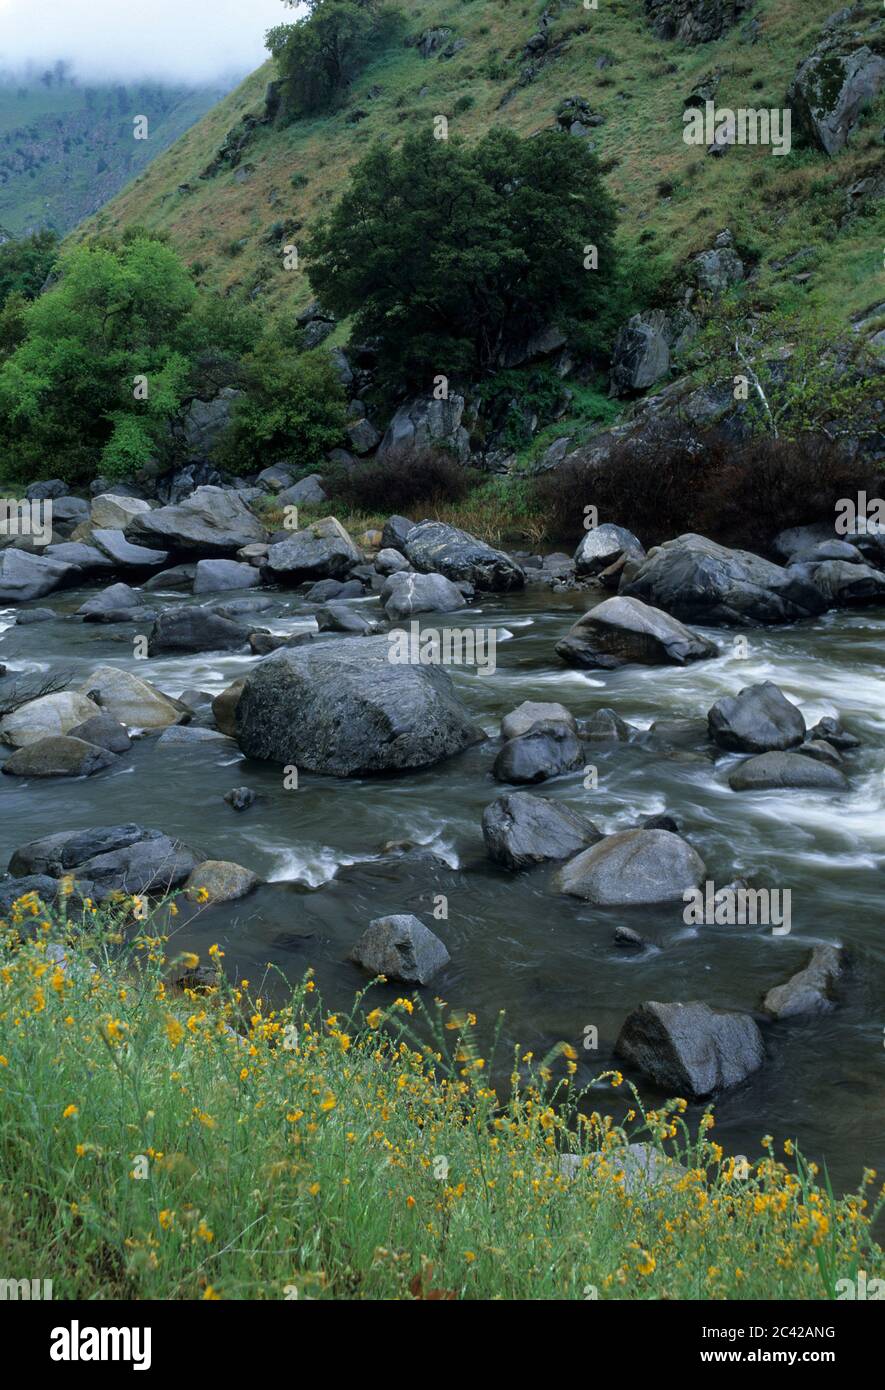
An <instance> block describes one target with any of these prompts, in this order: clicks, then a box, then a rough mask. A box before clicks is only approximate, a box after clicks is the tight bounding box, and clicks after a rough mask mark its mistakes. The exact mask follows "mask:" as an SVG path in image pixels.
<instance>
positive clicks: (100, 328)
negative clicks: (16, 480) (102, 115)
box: [0, 237, 197, 481]
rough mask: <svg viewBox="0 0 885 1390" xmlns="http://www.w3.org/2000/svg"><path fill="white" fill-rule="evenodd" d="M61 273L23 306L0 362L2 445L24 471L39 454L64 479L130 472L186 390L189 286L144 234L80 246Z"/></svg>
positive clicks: (152, 449) (39, 465)
mask: <svg viewBox="0 0 885 1390" xmlns="http://www.w3.org/2000/svg"><path fill="white" fill-rule="evenodd" d="M59 276H60V278H59V282H58V284H57V285H56V286H54V287H53V288H52V289H50V290H48V291H47V292H46V293H45V294H43V295H41V296H40V298H39V299H37V300H35V301H34V303H32V304H29V305H27V306H25V307H24V309H23V310H21V311H20V314H21V322H22V327H23V330H24V338H23V340H22V341H21V342H20V343H19V345H18V346H17V347H15V349H14V350H13V351H12V352H11V353H10V355H9V356H8V357H7V358H6V360H5V361H4V362H3V365H2V367H0V444H2V447H3V452H4V454H5V456H6V459H7V462H8V464H9V465H10V466H11V468H12V470H14V471H15V472H16V473H17V474H18V475H20V476H28V475H29V474H33V473H34V472H35V471H37V472H39V471H44V472H45V470H46V467H47V461H51V465H52V469H53V471H54V472H58V473H59V475H60V476H64V477H67V478H69V479H71V480H72V481H79V480H82V479H84V478H85V477H89V476H91V475H92V474H93V473H94V472H96V471H97V470H98V469H99V468H101V469H107V470H110V471H113V472H116V473H118V474H119V473H121V472H129V471H131V470H132V469H133V468H135V467H137V466H138V465H139V464H141V463H144V462H145V461H146V460H147V459H148V458H149V457H150V456H151V455H152V454H155V453H157V452H158V451H160V450H162V448H163V445H164V442H165V439H166V434H167V431H166V425H167V421H168V418H169V416H170V415H171V414H172V413H174V411H175V410H176V408H177V407H178V405H179V404H180V401H181V398H182V395H183V393H184V389H185V384H186V381H187V376H188V370H189V362H190V352H191V351H192V349H193V337H194V334H193V319H194V307H195V302H196V298H197V290H196V287H195V286H194V284H193V282H192V280H191V278H190V276H189V275H188V273H187V271H186V269H185V268H184V266H183V265H182V264H181V262H180V260H179V259H178V257H177V256H176V254H175V252H174V251H172V250H171V248H170V247H168V246H165V245H163V244H162V243H161V242H159V241H157V240H154V239H151V238H148V237H140V238H136V239H133V240H130V241H128V242H127V243H126V244H123V245H119V246H117V247H116V248H111V247H109V246H107V245H100V246H98V245H95V246H90V245H86V246H80V247H77V248H76V249H75V250H73V251H71V252H70V253H69V254H68V255H67V256H65V257H64V258H63V260H62V261H61V262H60V266H59ZM136 378H139V379H141V378H143V379H144V381H145V382H146V395H145V393H144V389H143V388H142V389H139V384H138V383H137V382H136ZM140 397H143V398H140Z"/></svg>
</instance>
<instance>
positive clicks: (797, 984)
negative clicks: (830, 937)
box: [762, 945, 847, 1018]
mask: <svg viewBox="0 0 885 1390" xmlns="http://www.w3.org/2000/svg"><path fill="white" fill-rule="evenodd" d="M846 964H847V962H846V954H845V950H844V949H843V947H841V946H829V945H827V946H815V948H814V950H813V951H812V952H811V955H810V956H809V957H808V960H807V961H806V963H805V965H804V966H803V967H802V969H801V970H797V972H796V974H795V975H791V976H790V978H789V979H788V980H785V981H784V983H783V984H782V985H775V986H774V988H773V989H770V990H769V991H768V993H767V994H766V996H765V998H764V999H763V1001H762V1007H763V1009H764V1010H765V1012H766V1013H768V1014H771V1015H772V1017H774V1018H795V1017H796V1016H797V1015H799V1014H817V1013H826V1012H828V1011H829V1010H830V1009H832V1008H833V1007H834V1006H835V999H834V997H833V995H834V992H835V990H836V987H837V985H838V984H839V982H840V980H841V979H842V977H843V975H844V974H845V970H846Z"/></svg>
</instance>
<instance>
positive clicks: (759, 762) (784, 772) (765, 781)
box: [728, 753, 848, 792]
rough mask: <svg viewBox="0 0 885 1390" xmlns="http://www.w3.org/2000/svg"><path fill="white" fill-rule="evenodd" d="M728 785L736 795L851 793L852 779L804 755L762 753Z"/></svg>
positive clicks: (738, 769)
mask: <svg viewBox="0 0 885 1390" xmlns="http://www.w3.org/2000/svg"><path fill="white" fill-rule="evenodd" d="M728 785H729V786H730V787H731V789H732V791H735V792H762V791H779V790H781V789H783V790H787V791H789V790H791V789H792V790H796V791H800V790H806V791H833V792H842V791H847V790H848V778H847V777H846V776H845V773H844V772H841V771H840V770H839V768H838V767H831V766H830V764H829V763H824V762H820V761H819V760H818V759H816V758H809V757H807V756H805V755H803V754H802V753H759V754H757V756H756V757H754V758H747V759H746V761H745V762H742V763H740V764H739V766H738V767H736V768H735V770H734V772H732V774H731V776H730V777H729V779H728Z"/></svg>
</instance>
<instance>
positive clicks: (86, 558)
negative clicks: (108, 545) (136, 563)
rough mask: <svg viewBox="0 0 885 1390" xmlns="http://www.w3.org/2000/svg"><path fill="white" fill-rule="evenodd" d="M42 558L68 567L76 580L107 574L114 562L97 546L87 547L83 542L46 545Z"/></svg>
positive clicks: (62, 542) (61, 542)
mask: <svg viewBox="0 0 885 1390" xmlns="http://www.w3.org/2000/svg"><path fill="white" fill-rule="evenodd" d="M43 557H44V559H46V560H57V561H58V562H59V563H60V564H63V565H70V566H71V569H72V570H73V571H75V573H76V578H77V579H84V578H86V577H87V576H92V575H98V574H107V573H109V572H110V571H111V570H112V569H113V568H114V562H113V560H112V559H111V557H110V556H109V555H105V554H104V552H103V551H101V550H99V549H98V547H97V546H94V545H87V544H86V543H85V542H84V541H60V542H59V544H58V545H48V546H47V547H46V549H45V550H44V552H43ZM72 577H73V576H72Z"/></svg>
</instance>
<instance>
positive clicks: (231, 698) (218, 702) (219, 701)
mask: <svg viewBox="0 0 885 1390" xmlns="http://www.w3.org/2000/svg"><path fill="white" fill-rule="evenodd" d="M245 684H246V677H245V676H238V677H237V679H236V680H235V681H231V683H230V685H228V686H226V687H225V689H224V690H222V691H221V693H220V694H219V695H216V696H215V699H214V700H213V701H212V713H213V715H214V717H215V723H216V724H217V725H218V727H219V729H220V730H221V732H222V733H223V734H227V735H228V737H229V738H235V737H236V733H237V724H236V717H237V705H238V704H239V703H240V696H241V695H242V693H243V686H244V685H245Z"/></svg>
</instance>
